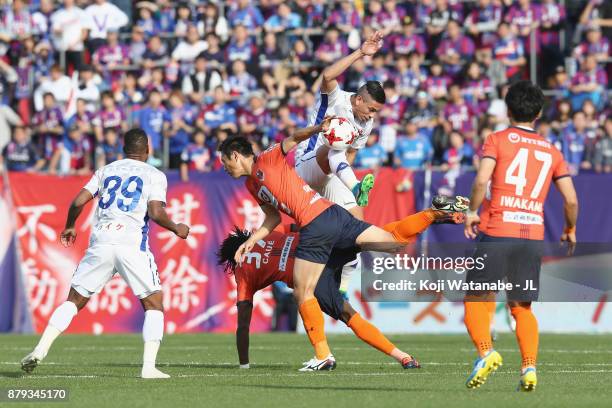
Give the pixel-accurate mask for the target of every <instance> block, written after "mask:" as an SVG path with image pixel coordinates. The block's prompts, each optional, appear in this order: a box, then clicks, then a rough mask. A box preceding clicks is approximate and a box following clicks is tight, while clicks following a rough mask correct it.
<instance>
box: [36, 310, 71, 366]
mask: <svg viewBox="0 0 612 408" xmlns="http://www.w3.org/2000/svg"><path fill="white" fill-rule="evenodd" d="M77 313H78V309H77V307H76V305H75V304H74V303H72V302H69V301H65V302H64V303H62V304H61V305H59V306H58V307H57V309H55V311H54V312H53V314H52V315H51V318H50V319H49V324H47V327H46V328H45V331H44V332H43V334H42V336H41V337H40V340H39V341H38V344H37V345H36V349H37V350H39V351H41V352H42V353H43V354H44V355H45V356H46V355H47V353H48V352H49V349H50V348H51V345H52V344H53V342H54V341H55V339H56V338H57V336H59V335H60V334H61V333H62V332H63V331H64V330H66V329H67V328H68V326H70V322H71V321H72V318H73V317H74V316H75V315H76V314H77Z"/></svg>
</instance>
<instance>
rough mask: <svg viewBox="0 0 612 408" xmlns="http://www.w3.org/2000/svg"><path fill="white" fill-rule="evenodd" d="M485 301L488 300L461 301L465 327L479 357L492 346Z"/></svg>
mask: <svg viewBox="0 0 612 408" xmlns="http://www.w3.org/2000/svg"><path fill="white" fill-rule="evenodd" d="M486 303H488V302H463V305H464V307H465V317H464V322H465V327H466V328H467V330H468V333H469V334H470V337H471V338H472V341H473V342H474V346H476V349H477V350H478V354H479V355H480V357H483V356H484V355H485V354H487V353H488V352H489V350H491V349H492V348H493V344H492V340H491V328H490V325H491V324H490V321H489V312H488V311H487V306H486Z"/></svg>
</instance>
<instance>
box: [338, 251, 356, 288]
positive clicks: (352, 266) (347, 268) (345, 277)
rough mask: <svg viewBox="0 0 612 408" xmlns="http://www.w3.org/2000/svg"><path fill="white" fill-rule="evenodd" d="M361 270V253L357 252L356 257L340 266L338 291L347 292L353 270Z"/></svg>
mask: <svg viewBox="0 0 612 408" xmlns="http://www.w3.org/2000/svg"><path fill="white" fill-rule="evenodd" d="M358 270H361V254H357V258H356V259H355V260H354V261H351V262H349V263H347V264H346V265H344V266H343V267H342V275H341V277H340V291H341V292H347V291H348V287H349V283H350V282H351V277H352V276H353V274H354V273H355V271H358Z"/></svg>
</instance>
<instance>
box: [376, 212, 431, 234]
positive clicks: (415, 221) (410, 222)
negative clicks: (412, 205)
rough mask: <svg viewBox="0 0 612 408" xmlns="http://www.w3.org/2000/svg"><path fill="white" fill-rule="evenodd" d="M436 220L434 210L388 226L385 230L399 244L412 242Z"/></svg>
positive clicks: (410, 216) (419, 213)
mask: <svg viewBox="0 0 612 408" xmlns="http://www.w3.org/2000/svg"><path fill="white" fill-rule="evenodd" d="M434 220H435V216H434V213H433V210H431V209H427V210H424V211H420V212H418V213H416V214H412V215H409V216H408V217H406V218H403V219H401V220H399V221H394V222H391V223H389V224H386V225H385V226H384V227H383V229H384V230H385V231H388V232H390V233H392V234H393V236H394V237H395V239H396V240H397V241H398V242H412V241H414V236H415V235H417V234H420V233H421V232H423V231H425V230H426V229H427V227H429V226H430V225H431V223H432V222H434Z"/></svg>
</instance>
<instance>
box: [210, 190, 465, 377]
mask: <svg viewBox="0 0 612 408" xmlns="http://www.w3.org/2000/svg"><path fill="white" fill-rule="evenodd" d="M450 202H454V203H455V204H458V202H457V199H455V198H446V197H436V199H434V202H433V206H432V208H431V209H427V210H424V211H421V212H419V213H417V214H414V215H411V216H409V217H406V218H404V219H402V220H400V221H396V222H393V223H390V224H387V225H385V226H384V227H383V229H385V230H387V231H393V230H394V229H396V227H397V225H398V224H399V223H401V225H402V228H403V234H410V233H413V234H414V235H413V238H414V239H415V240H416V234H419V233H421V232H423V231H424V230H425V229H426V228H427V227H428V226H429V225H431V224H432V223H434V222H436V223H462V222H463V215H464V214H463V213H462V212H457V211H453V210H455V209H456V208H454V206H445V208H446V210H438V209H437V208H438V206H440V204H441V203H447V204H448V203H450ZM467 203H468V201H467V199H464V200H463V201H462V203H461V204H462V205H461V207H460V210H465V209H466V208H467V205H466V204H467ZM250 236H251V234H250V233H249V232H248V231H242V230H240V229H239V228H237V227H236V228H235V230H234V232H233V233H230V234H229V235H228V236H227V238H225V240H224V241H223V243H222V244H221V246H220V248H219V252H218V253H217V256H218V261H219V265H223V266H224V267H225V271H226V272H228V273H231V274H234V277H235V279H236V291H237V299H236V300H237V303H236V306H237V308H238V327H237V330H236V346H237V348H238V358H239V361H240V367H241V368H249V327H250V324H251V313H252V310H253V296H254V295H255V293H256V292H257V291H259V290H262V289H264V288H266V287H267V286H269V285H271V284H272V283H274V282H276V281H282V282H285V283H286V284H287V286H289V287H290V288H293V274H292V271H293V263H294V261H295V250H296V247H297V245H298V242H299V236H297V234H294V233H289V234H283V233H281V232H277V231H274V232H272V233H271V234H270V235H268V236H267V237H266V239H265V241H260V242H259V243H258V244H257V245H255V246H254V247H253V249H252V251H251V252H250V253H248V254H247V256H246V257H245V262H244V263H243V264H242V265H240V266H239V265H237V264H236V261H235V260H234V257H235V255H236V251H237V250H238V248H239V247H240V246H241V245H242V244H243V243H244V242H246V241H247V240H248V239H249V237H250ZM410 238H411V237H410ZM409 241H411V240H409ZM359 251H360V249H359V248H357V247H353V248H349V249H346V250H334V251H332V253H331V256H330V259H329V261H328V262H327V264H326V265H325V269H324V270H323V273H322V274H321V277H320V278H319V281H318V283H317V286H316V288H315V297H316V298H317V301H318V302H319V304H320V305H321V309H322V311H323V312H324V313H325V314H327V315H328V316H330V317H332V318H334V319H336V320H341V321H342V322H343V323H345V324H346V325H347V326H348V327H349V328H350V329H351V330H353V332H354V333H355V335H356V336H357V337H359V338H360V339H361V340H363V341H364V342H365V343H367V344H369V345H370V346H372V347H374V348H376V349H377V350H379V351H381V352H383V353H385V354H387V355H389V356H391V357H393V358H394V359H395V360H397V361H398V362H399V363H400V364H401V365H402V367H404V368H419V367H420V364H419V362H418V361H417V360H416V359H415V358H414V357H413V356H411V355H409V354H408V353H406V352H404V351H402V350H400V349H398V348H397V347H396V346H395V345H394V344H393V343H391V342H390V341H389V340H388V339H387V338H386V337H385V336H384V335H383V334H382V333H381V332H380V330H378V328H377V327H375V326H374V325H373V324H371V323H369V322H368V321H366V320H365V319H363V317H361V315H360V314H359V313H357V312H356V311H355V310H354V309H353V308H352V306H351V304H350V303H349V302H348V301H347V300H345V299H344V297H343V296H342V294H341V293H340V291H339V287H340V275H341V272H342V266H343V265H344V264H345V263H347V262H349V261H351V260H352V259H354V258H355V256H356V254H357V253H358V252H359ZM329 368H330V369H331V368H333V366H332V367H329ZM312 370H313V368H312V367H311V364H310V362H309V363H307V364H305V366H304V367H303V368H302V369H300V371H312Z"/></svg>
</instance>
